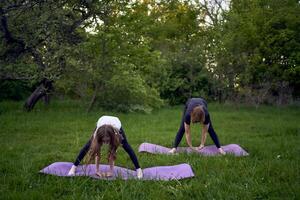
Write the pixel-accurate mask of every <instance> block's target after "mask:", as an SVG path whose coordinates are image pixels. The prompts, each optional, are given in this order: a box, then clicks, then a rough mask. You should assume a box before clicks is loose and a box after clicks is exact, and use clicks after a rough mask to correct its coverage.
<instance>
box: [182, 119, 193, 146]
mask: <svg viewBox="0 0 300 200" xmlns="http://www.w3.org/2000/svg"><path fill="white" fill-rule="evenodd" d="M184 130H185V138H186V142H187V144H188V146H189V147H191V148H193V145H192V140H191V129H190V125H188V124H187V123H184Z"/></svg>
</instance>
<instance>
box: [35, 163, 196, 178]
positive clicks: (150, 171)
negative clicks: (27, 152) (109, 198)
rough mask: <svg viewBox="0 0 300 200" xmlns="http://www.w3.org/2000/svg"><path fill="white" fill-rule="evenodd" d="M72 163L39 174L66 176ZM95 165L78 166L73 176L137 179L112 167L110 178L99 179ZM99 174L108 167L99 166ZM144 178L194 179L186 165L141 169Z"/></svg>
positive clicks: (55, 165) (122, 170) (56, 165)
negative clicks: (112, 172)
mask: <svg viewBox="0 0 300 200" xmlns="http://www.w3.org/2000/svg"><path fill="white" fill-rule="evenodd" d="M72 165H73V163H70V162H55V163H53V164H51V165H49V166H47V167H45V168H44V169H42V170H41V171H40V172H41V173H45V174H52V175H56V176H68V172H69V170H70V168H71V167H72ZM95 169H96V167H95V164H89V165H79V166H78V167H77V169H76V174H75V176H90V177H92V178H96V179H105V180H114V179H124V180H127V179H137V177H136V172H135V171H134V170H130V169H126V168H123V167H118V166H115V167H114V175H113V176H112V177H110V178H101V177H99V176H97V175H96V174H95V173H96V170H95ZM100 170H101V172H108V170H109V165H100ZM143 174H144V177H143V178H142V180H165V181H167V180H179V179H184V178H190V177H194V173H193V170H192V168H191V166H190V165H188V164H185V163H184V164H179V165H173V166H158V167H150V168H145V169H143Z"/></svg>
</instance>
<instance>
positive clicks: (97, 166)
mask: <svg viewBox="0 0 300 200" xmlns="http://www.w3.org/2000/svg"><path fill="white" fill-rule="evenodd" d="M99 162H100V157H99V155H98V154H97V155H96V157H95V163H96V174H100V169H99Z"/></svg>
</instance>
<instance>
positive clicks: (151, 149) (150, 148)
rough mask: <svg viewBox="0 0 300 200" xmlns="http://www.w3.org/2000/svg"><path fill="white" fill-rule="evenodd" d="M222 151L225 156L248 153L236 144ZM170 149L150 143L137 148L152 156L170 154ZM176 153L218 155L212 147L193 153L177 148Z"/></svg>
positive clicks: (246, 154)
mask: <svg viewBox="0 0 300 200" xmlns="http://www.w3.org/2000/svg"><path fill="white" fill-rule="evenodd" d="M222 148H223V150H224V151H225V152H226V153H227V154H233V155H235V156H248V155H249V153H248V152H247V151H245V150H244V149H243V148H242V147H240V146H239V145H237V144H229V145H225V146H222ZM170 150H171V149H170V148H167V147H163V146H160V145H157V144H151V143H142V144H141V145H140V147H139V152H148V153H153V154H170V153H169V151H170ZM177 152H178V153H199V154H202V155H205V156H213V155H219V151H218V148H217V147H216V146H214V145H211V146H205V147H204V148H203V149H201V150H198V151H195V150H193V149H191V148H189V147H178V148H177Z"/></svg>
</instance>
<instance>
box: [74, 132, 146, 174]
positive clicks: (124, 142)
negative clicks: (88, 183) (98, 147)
mask: <svg viewBox="0 0 300 200" xmlns="http://www.w3.org/2000/svg"><path fill="white" fill-rule="evenodd" d="M119 133H120V134H121V135H122V137H123V138H122V141H121V144H122V146H123V148H124V150H125V151H126V152H127V153H128V155H129V157H130V159H131V160H132V162H133V164H134V167H135V169H138V168H140V165H139V162H138V159H137V157H136V155H135V153H134V151H133V149H132V148H131V146H130V145H129V143H128V142H127V139H126V136H125V132H124V130H123V129H122V127H121V129H120V131H119ZM92 140H93V135H92V137H91V139H89V141H88V142H87V143H86V144H85V145H84V147H83V148H82V149H81V150H80V152H79V154H78V156H77V158H76V160H75V162H74V165H75V166H78V165H79V163H80V162H81V161H82V159H83V158H84V156H85V155H86V154H87V152H88V151H89V149H90V146H91V143H92Z"/></svg>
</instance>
